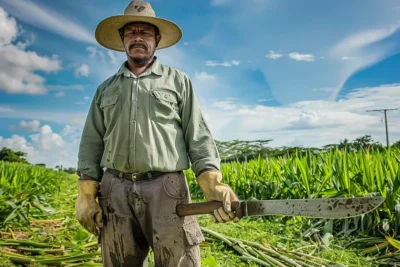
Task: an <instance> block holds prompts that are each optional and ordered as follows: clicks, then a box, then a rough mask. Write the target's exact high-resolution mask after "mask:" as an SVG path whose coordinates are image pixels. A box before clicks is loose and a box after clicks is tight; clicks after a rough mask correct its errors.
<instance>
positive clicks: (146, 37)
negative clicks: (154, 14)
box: [123, 23, 161, 65]
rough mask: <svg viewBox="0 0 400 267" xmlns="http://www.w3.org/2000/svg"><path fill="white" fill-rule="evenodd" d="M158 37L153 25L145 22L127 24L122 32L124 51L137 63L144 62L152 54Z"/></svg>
mask: <svg viewBox="0 0 400 267" xmlns="http://www.w3.org/2000/svg"><path fill="white" fill-rule="evenodd" d="M160 39H161V36H160V35H157V36H156V31H155V29H154V27H153V26H151V25H149V24H145V23H133V24H129V25H127V26H126V27H125V29H124V32H123V42H124V47H125V50H126V53H127V54H128V57H129V58H131V59H132V60H133V62H134V63H136V64H138V65H141V64H145V63H146V62H147V61H148V60H149V59H150V58H151V57H152V56H153V55H154V52H155V50H156V47H157V45H158V43H159V41H160Z"/></svg>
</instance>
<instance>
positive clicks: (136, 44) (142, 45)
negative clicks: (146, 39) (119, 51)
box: [129, 43, 147, 51]
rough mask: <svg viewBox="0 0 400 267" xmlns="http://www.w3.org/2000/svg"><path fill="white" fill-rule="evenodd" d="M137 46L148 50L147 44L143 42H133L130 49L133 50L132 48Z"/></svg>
mask: <svg viewBox="0 0 400 267" xmlns="http://www.w3.org/2000/svg"><path fill="white" fill-rule="evenodd" d="M135 47H141V48H143V49H144V50H146V51H147V46H146V45H145V44H142V43H134V44H131V45H130V46H129V50H131V49H132V48H135Z"/></svg>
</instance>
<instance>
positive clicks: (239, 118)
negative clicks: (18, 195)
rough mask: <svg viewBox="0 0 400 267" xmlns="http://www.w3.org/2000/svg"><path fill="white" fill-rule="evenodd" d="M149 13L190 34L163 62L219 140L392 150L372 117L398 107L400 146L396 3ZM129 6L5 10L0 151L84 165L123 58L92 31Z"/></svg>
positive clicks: (19, 4)
mask: <svg viewBox="0 0 400 267" xmlns="http://www.w3.org/2000/svg"><path fill="white" fill-rule="evenodd" d="M150 3H151V4H152V6H153V8H154V10H155V12H156V14H157V16H159V17H163V18H167V19H170V20H172V21H174V22H176V23H177V24H178V25H179V26H180V27H181V29H182V31H183V38H182V40H181V41H180V42H179V43H178V44H177V45H175V46H174V47H171V48H167V49H163V50H160V51H158V52H157V53H156V54H157V56H158V57H159V59H160V61H161V62H162V63H164V64H166V65H169V66H172V67H176V68H179V69H181V70H183V71H185V72H186V73H187V74H188V75H189V76H190V77H191V79H192V81H193V84H194V87H195V91H196V94H197V97H198V99H199V101H200V104H201V106H202V109H203V112H204V114H205V116H206V120H207V122H208V123H209V125H210V128H211V130H212V132H213V134H214V137H215V138H216V139H218V140H233V139H242V140H254V139H273V141H272V142H271V146H274V147H280V146H293V145H299V146H304V147H310V146H313V147H321V146H323V145H325V144H328V143H339V142H340V141H341V140H343V139H345V138H347V139H349V140H354V139H355V138H357V137H359V136H363V135H366V134H369V135H371V136H372V138H373V139H374V140H376V141H379V142H381V143H383V144H385V142H386V140H385V126H384V123H383V114H382V113H379V112H366V110H369V109H383V108H399V110H395V111H391V112H388V118H389V133H390V143H393V142H395V141H397V140H400V127H399V124H400V75H399V74H400V71H399V70H400V42H399V41H400V30H399V29H400V2H399V1H394V0H384V1H371V0H352V1H342V0H341V1H318V0H310V1H306V2H304V1H289V0H248V1H238V0H202V1H184V0H168V1H166V0H153V1H150ZM188 3H190V5H189V4H188ZM305 3H306V4H307V5H305ZM127 4H128V1H105V0H85V1H75V0H73V1H50V0H18V1H15V0H0V125H1V127H0V148H1V147H4V146H7V147H11V148H13V149H16V150H21V151H25V152H27V153H28V160H29V161H30V162H32V163H39V162H40V163H41V162H44V163H46V164H47V165H48V166H50V167H54V166H56V165H59V164H63V166H65V167H66V166H68V167H75V165H76V160H77V158H76V157H77V151H78V146H79V138H80V133H81V129H82V125H83V123H84V121H85V118H86V114H87V111H88V107H89V103H90V101H91V99H92V96H93V94H94V92H95V90H96V88H97V86H98V85H99V84H100V83H101V82H102V81H103V80H104V79H106V78H107V77H109V76H110V75H112V74H114V73H115V72H116V71H117V70H118V68H119V67H120V65H121V64H122V63H123V62H124V60H125V55H124V54H123V53H117V52H114V51H110V50H107V49H105V48H103V47H101V46H100V45H98V44H97V43H96V40H95V38H94V31H95V29H96V26H97V24H98V23H99V22H100V21H101V20H103V19H104V18H106V17H108V16H112V15H117V14H121V13H123V10H124V9H125V7H126V5H127Z"/></svg>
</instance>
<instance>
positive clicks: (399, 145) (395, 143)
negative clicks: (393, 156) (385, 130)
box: [392, 140, 400, 148]
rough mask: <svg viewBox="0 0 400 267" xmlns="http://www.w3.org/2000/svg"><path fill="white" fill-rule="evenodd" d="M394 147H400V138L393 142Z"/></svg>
mask: <svg viewBox="0 0 400 267" xmlns="http://www.w3.org/2000/svg"><path fill="white" fill-rule="evenodd" d="M392 147H396V148H400V140H399V141H397V142H394V143H393V144H392Z"/></svg>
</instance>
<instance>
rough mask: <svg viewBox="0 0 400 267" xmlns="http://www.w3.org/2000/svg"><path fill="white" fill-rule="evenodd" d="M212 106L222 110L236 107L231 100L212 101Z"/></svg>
mask: <svg viewBox="0 0 400 267" xmlns="http://www.w3.org/2000/svg"><path fill="white" fill-rule="evenodd" d="M212 106H213V107H216V108H219V109H223V110H233V109H236V104H234V103H233V101H231V100H227V101H214V102H213V103H212Z"/></svg>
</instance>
